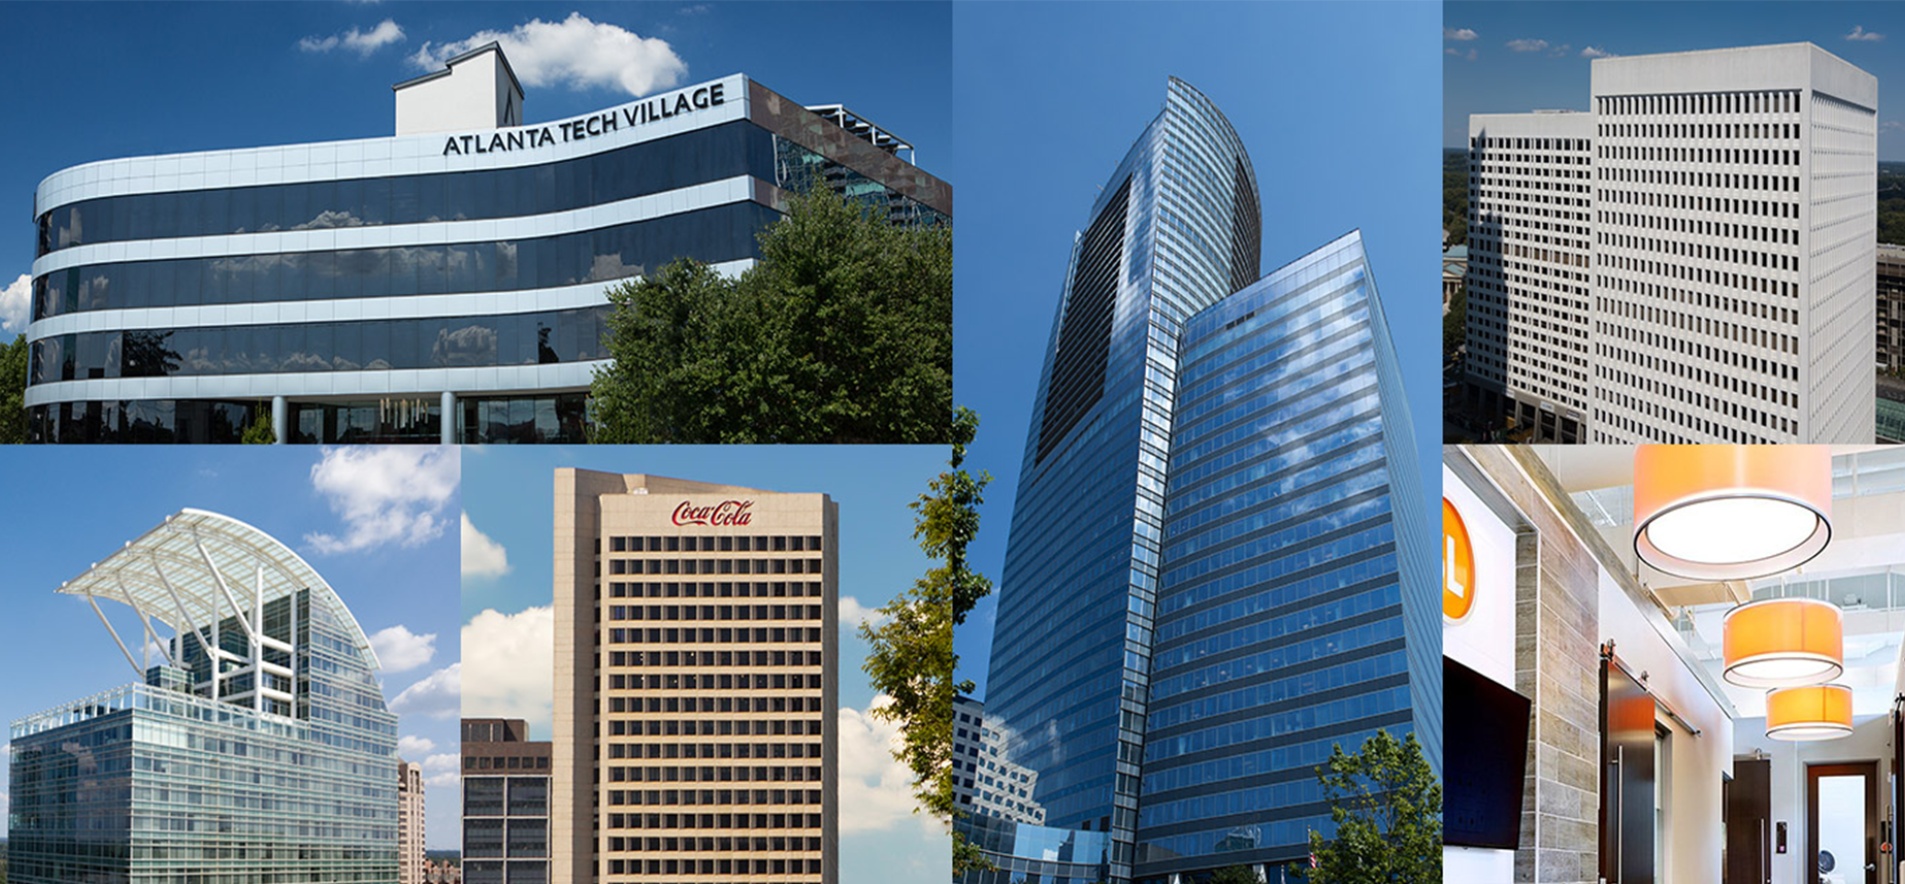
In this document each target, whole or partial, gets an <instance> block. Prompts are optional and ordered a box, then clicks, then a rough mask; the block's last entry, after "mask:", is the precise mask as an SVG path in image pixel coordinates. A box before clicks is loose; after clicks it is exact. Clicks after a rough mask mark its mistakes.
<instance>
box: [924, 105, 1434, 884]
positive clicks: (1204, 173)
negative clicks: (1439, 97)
mask: <svg viewBox="0 0 1905 884" xmlns="http://www.w3.org/2000/svg"><path fill="white" fill-rule="evenodd" d="M1259 213H1260V209H1259V205H1258V199H1257V188H1256V183H1255V179H1254V177H1253V175H1252V173H1251V170H1250V164H1249V159H1248V157H1247V155H1246V154H1245V153H1244V150H1243V146H1242V144H1241V142H1240V141H1239V139H1238V137H1237V135H1236V133H1235V132H1234V131H1232V129H1231V127H1230V125H1229V124H1228V123H1227V122H1226V121H1225V120H1224V117H1223V115H1222V114H1221V113H1220V112H1219V111H1218V110H1217V109H1216V108H1215V107H1214V106H1213V105H1212V104H1211V103H1210V102H1209V100H1208V99H1205V98H1204V97H1203V96H1202V95H1200V94H1198V93H1197V92H1196V91H1195V90H1193V89H1191V88H1190V87H1189V86H1188V85H1186V84H1184V83H1182V82H1179V81H1176V80H1173V81H1172V82H1171V84H1170V89H1169V95H1168V99H1167V102H1166V106H1165V110H1164V112H1163V114H1161V115H1160V116H1159V117H1158V118H1157V119H1156V120H1155V121H1154V122H1153V123H1152V124H1151V126H1150V127H1149V128H1147V129H1146V131H1145V133H1144V135H1143V136H1142V137H1141V138H1140V139H1139V141H1138V143H1137V144H1136V145H1135V146H1134V147H1133V148H1132V150H1131V152H1130V154H1129V155H1128V156H1127V157H1126V159H1125V160H1124V162H1123V163H1122V164H1121V165H1120V166H1119V168H1118V171H1117V172H1116V173H1115V174H1114V175H1113V176H1112V179H1111V183H1110V184H1108V185H1107V186H1106V188H1105V191H1104V195H1103V196H1102V197H1101V198H1100V199H1099V201H1098V205H1096V206H1094V208H1093V213H1092V221H1091V224H1090V225H1089V227H1088V228H1087V230H1086V231H1085V233H1084V234H1083V235H1082V236H1080V237H1079V239H1078V240H1077V244H1076V245H1075V246H1074V250H1073V259H1072V269H1071V273H1070V274H1069V276H1068V280H1067V286H1066V290H1065V292H1064V296H1063V298H1062V301H1061V304H1060V307H1059V314H1058V317H1057V320H1056V322H1055V323H1054V331H1053V334H1052V338H1051V344H1050V348H1049V350H1048V355H1047V358H1046V364H1045V369H1044V373H1043V376H1042V377H1041V381H1040V388H1039V391H1038V395H1037V397H1036V398H1035V400H1034V403H1035V404H1034V408H1033V414H1032V420H1031V428H1030V430H1029V432H1028V439H1027V442H1026V452H1025V461H1024V469H1023V472H1022V474H1021V480H1020V486H1019V492H1018V500H1017V504H1016V509H1015V511H1014V512H1013V516H1012V529H1011V537H1010V540H1009V543H1008V549H1007V553H1006V564H1005V571H1004V574H1003V579H1002V580H1001V584H1000V590H999V602H998V613H997V618H996V626H995V633H994V637H993V644H992V658H991V661H990V673H989V682H988V690H989V696H988V697H987V698H986V700H985V705H984V726H985V728H987V729H988V730H989V731H991V732H993V733H995V734H996V735H997V739H998V740H999V741H1000V747H999V750H998V752H997V755H998V756H999V758H998V759H997V760H994V759H992V758H991V757H989V756H986V757H980V758H977V759H974V758H972V757H971V756H970V754H968V755H967V756H965V757H955V764H956V765H957V766H959V773H960V775H961V776H962V777H963V776H974V777H975V780H977V779H978V778H980V777H984V776H991V777H992V778H993V780H994V781H995V782H996V781H997V779H998V778H999V776H1001V774H1002V773H1003V774H1006V775H1009V776H1010V777H1011V781H1012V782H1015V783H1025V784H1028V785H1029V786H1030V793H1031V794H1030V795H1029V797H1027V798H1026V799H1025V800H1024V801H1023V803H1024V805H1025V807H1026V808H1028V809H1029V812H1030V813H1033V814H1042V822H1040V823H1037V824H1035V822H1034V820H1035V819H1039V817H1036V816H1029V815H1027V813H1026V812H1015V813H1013V814H1005V813H1000V812H991V813H988V812H987V810H986V809H984V808H983V807H980V806H979V804H978V803H977V802H974V804H973V807H974V812H973V814H972V816H970V817H968V818H966V819H963V820H961V821H960V822H959V825H960V827H961V830H962V831H963V832H964V833H965V834H966V835H967V837H968V838H970V839H971V840H972V841H973V842H974V843H975V844H977V845H978V846H979V847H980V849H981V850H982V851H984V852H985V853H986V855H987V856H986V858H987V859H988V861H990V862H991V863H992V864H993V865H994V866H995V867H996V868H995V870H992V871H987V872H976V873H971V874H970V875H969V876H968V878H967V880H968V882H971V884H1007V882H1018V881H1037V882H1040V884H1087V882H1099V881H1109V882H1129V881H1134V880H1137V881H1146V882H1151V881H1156V882H1174V881H1177V880H1183V881H1189V880H1193V879H1194V878H1197V877H1199V876H1202V875H1204V874H1206V873H1208V872H1209V871H1211V870H1212V869H1215V868H1220V867H1224V866H1232V865H1253V866H1257V867H1258V869H1259V871H1260V872H1262V873H1266V874H1268V875H1269V877H1270V878H1271V879H1272V880H1274V879H1275V877H1276V874H1277V871H1276V869H1275V868H1274V867H1273V865H1272V864H1274V863H1276V862H1280V861H1286V860H1294V859H1296V858H1298V857H1300V856H1302V855H1304V854H1305V853H1307V847H1304V846H1302V842H1304V841H1305V839H1306V832H1307V830H1308V829H1310V828H1315V829H1318V830H1320V831H1323V832H1324V833H1325V834H1326V835H1327V834H1329V833H1330V832H1331V831H1332V829H1331V827H1330V824H1329V819H1328V810H1327V808H1325V807H1323V806H1322V805H1321V803H1320V798H1321V795H1320V790H1319V788H1318V787H1317V786H1316V781H1315V774H1314V772H1313V768H1314V766H1315V764H1316V763H1317V762H1318V761H1320V760H1321V759H1322V758H1326V757H1327V756H1328V755H1329V752H1330V748H1331V745H1332V744H1334V743H1342V744H1344V745H1345V747H1346V748H1348V749H1350V750H1352V751H1353V750H1354V749H1356V748H1357V747H1359V746H1360V744H1361V742H1362V740H1363V738H1364V737H1365V736H1366V735H1369V734H1372V733H1374V731H1375V730H1377V729H1378V728H1382V729H1386V730H1388V731H1389V732H1390V733H1392V734H1395V735H1397V736H1401V735H1402V734H1403V733H1404V732H1408V731H1416V732H1420V733H1421V734H1422V739H1423V740H1424V741H1425V742H1427V743H1429V744H1430V745H1429V746H1428V747H1427V748H1428V751H1429V753H1430V755H1431V756H1432V757H1433V758H1435V759H1436V761H1435V764H1437V765H1438V766H1439V756H1440V750H1439V744H1440V731H1441V727H1440V722H1439V719H1436V718H1434V717H1433V715H1434V711H1433V710H1435V709H1436V708H1438V707H1439V705H1440V699H1441V694H1440V691H1441V687H1440V680H1439V679H1440V669H1439V662H1438V661H1437V659H1436V658H1437V654H1436V648H1437V647H1438V645H1437V644H1436V640H1437V637H1438V636H1439V635H1440V633H1439V627H1438V623H1437V621H1436V620H1435V615H1434V614H1433V613H1432V609H1431V607H1430V605H1431V604H1432V602H1431V601H1430V596H1429V592H1430V582H1429V580H1430V577H1431V575H1432V574H1433V572H1434V568H1435V562H1434V561H1433V560H1432V557H1431V552H1430V550H1431V547H1430V546H1429V545H1428V544H1429V543H1430V541H1429V540H1428V534H1427V530H1428V524H1427V513H1426V510H1424V511H1423V513H1421V514H1416V515H1411V514H1409V513H1410V509H1411V508H1410V507H1402V506H1397V505H1396V501H1411V502H1415V503H1417V504H1419V503H1420V502H1422V501H1424V500H1426V498H1424V496H1423V494H1422V488H1421V485H1420V482H1419V480H1418V478H1417V466H1416V464H1415V460H1414V458H1415V450H1414V446H1413V442H1412V438H1411V434H1410V432H1409V426H1408V416H1407V408H1406V405H1405V404H1404V402H1403V400H1402V388H1401V377H1400V373H1399V371H1398V370H1397V367H1396V364H1395V357H1394V354H1393V351H1392V349H1391V347H1390V342H1389V335H1388V331H1387V329H1386V328H1385V327H1384V325H1383V323H1382V318H1381V310H1380V308H1379V305H1378V304H1377V302H1376V291H1375V287H1374V283H1373V282H1372V281H1371V280H1370V276H1369V270H1368V264H1367V262H1366V260H1365V258H1364V255H1363V252H1362V241H1361V238H1360V236H1359V235H1358V234H1355V233H1352V234H1349V235H1347V236H1344V237H1342V238H1340V239H1339V240H1337V241H1336V242H1333V243H1330V244H1329V245H1327V246H1325V247H1324V248H1322V249H1320V250H1318V251H1317V252H1315V253H1313V254H1311V255H1309V256H1306V257H1304V258H1303V259H1301V260H1299V261H1296V262H1294V263H1292V264H1290V265H1288V266H1286V267H1284V268H1282V269H1280V270H1278V271H1277V272H1275V273H1273V274H1271V275H1270V276H1269V277H1267V278H1264V279H1262V280H1261V281H1259V280H1258V278H1257V277H1258V259H1259V248H1260V245H1259V242H1260V228H1259V218H1260V214H1259ZM1413 508H1416V509H1420V508H1421V507H1420V506H1415V507H1413ZM1052 611H1064V612H1065V613H1066V616H1064V617H1052V616H1050V614H1051V612H1052ZM1405 636H1407V637H1408V638H1409V639H1410V641H1409V642H1405ZM1418 642H1426V644H1421V645H1420V646H1417V647H1414V648H1413V649H1412V650H1405V647H1406V646H1408V645H1410V644H1414V643H1418ZM1319 751H1320V753H1321V754H1320V755H1319V754H1318V752H1319ZM978 764H984V765H985V766H986V768H985V769H983V770H980V769H975V768H976V766H977V765H978ZM1014 800H1015V802H1016V801H1018V800H1019V799H1018V797H1017V796H1014ZM1014 806H1015V807H1016V806H1017V805H1016V804H1015V805H1014Z"/></svg>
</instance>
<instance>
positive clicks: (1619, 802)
mask: <svg viewBox="0 0 1905 884" xmlns="http://www.w3.org/2000/svg"><path fill="white" fill-rule="evenodd" d="M1626 761H1627V747H1626V746H1620V745H1617V746H1615V747H1614V770H1615V773H1614V785H1615V787H1616V788H1617V789H1618V790H1619V795H1618V797H1617V799H1616V800H1615V802H1614V882H1613V884H1621V879H1622V878H1625V877H1626V876H1627V872H1626V863H1627V832H1626V828H1627V827H1626V826H1624V825H1622V823H1624V822H1625V821H1626V819H1627V764H1626Z"/></svg>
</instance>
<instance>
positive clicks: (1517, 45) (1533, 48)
mask: <svg viewBox="0 0 1905 884" xmlns="http://www.w3.org/2000/svg"><path fill="white" fill-rule="evenodd" d="M1508 48H1509V49H1512V50H1514V51H1516V52H1540V51H1541V50H1543V49H1546V48H1548V41H1546V40H1510V41H1508Z"/></svg>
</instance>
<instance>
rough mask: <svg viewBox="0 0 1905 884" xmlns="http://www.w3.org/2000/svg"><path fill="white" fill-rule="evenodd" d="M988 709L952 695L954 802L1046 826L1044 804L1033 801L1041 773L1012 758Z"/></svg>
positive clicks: (967, 809) (966, 809)
mask: <svg viewBox="0 0 1905 884" xmlns="http://www.w3.org/2000/svg"><path fill="white" fill-rule="evenodd" d="M985 711H986V707H985V704H984V703H981V702H979V701H978V700H974V699H973V698H971V697H954V698H953V803H954V804H955V805H957V807H958V809H959V810H960V811H961V812H963V813H981V814H984V815H986V816H990V817H998V818H1000V819H1004V820H1011V821H1012V822H1015V823H1031V824H1032V825H1035V826H1040V825H1044V824H1045V808H1044V807H1043V806H1041V805H1040V804H1039V803H1038V802H1037V801H1033V800H1032V793H1033V791H1034V790H1036V789H1037V788H1038V771H1036V770H1033V769H1031V768H1029V767H1026V766H1024V765H1021V764H1013V763H1012V762H1011V761H1010V760H1008V758H1007V755H1006V752H1005V737H1004V735H1002V734H1000V733H999V732H998V731H996V730H993V729H992V728H989V727H986V717H985Z"/></svg>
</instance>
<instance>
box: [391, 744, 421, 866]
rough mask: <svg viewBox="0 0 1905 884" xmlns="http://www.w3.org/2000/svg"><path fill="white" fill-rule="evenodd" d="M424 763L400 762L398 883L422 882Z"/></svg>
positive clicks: (398, 763)
mask: <svg viewBox="0 0 1905 884" xmlns="http://www.w3.org/2000/svg"><path fill="white" fill-rule="evenodd" d="M425 865H426V862H425V860H424V855H423V767H422V766H420V765H418V764H417V763H416V762H414V761H399V762H397V884H423V881H424V869H425Z"/></svg>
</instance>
